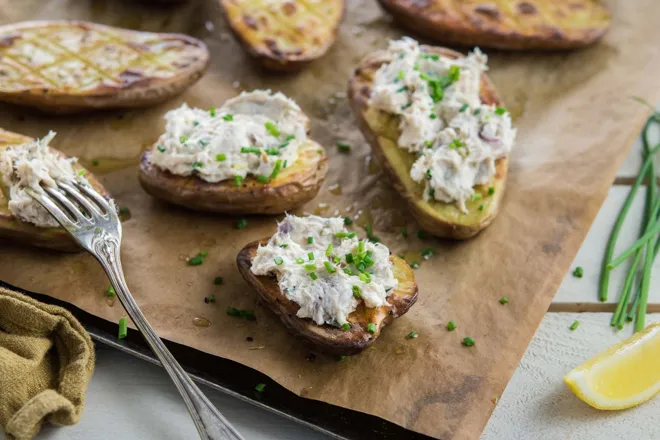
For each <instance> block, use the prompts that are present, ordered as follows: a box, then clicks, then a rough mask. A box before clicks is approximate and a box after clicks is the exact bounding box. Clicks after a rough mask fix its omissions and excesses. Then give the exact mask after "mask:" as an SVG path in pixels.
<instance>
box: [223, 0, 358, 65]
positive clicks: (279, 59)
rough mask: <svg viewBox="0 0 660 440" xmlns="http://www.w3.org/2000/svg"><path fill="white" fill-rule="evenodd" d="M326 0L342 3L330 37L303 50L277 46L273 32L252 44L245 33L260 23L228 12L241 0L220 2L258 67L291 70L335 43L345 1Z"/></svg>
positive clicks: (241, 42)
mask: <svg viewBox="0 0 660 440" xmlns="http://www.w3.org/2000/svg"><path fill="white" fill-rule="evenodd" d="M328 1H334V2H335V3H337V5H338V6H340V7H341V12H340V14H339V17H338V19H337V22H336V23H335V24H334V26H333V28H332V32H331V35H330V36H329V38H327V39H326V40H325V41H324V42H323V44H321V45H319V46H318V47H315V48H313V50H310V51H305V50H303V49H298V50H296V51H283V50H280V49H279V48H278V47H277V41H276V39H275V36H273V37H272V38H269V39H267V40H264V41H263V42H259V44H254V43H253V42H251V41H250V38H249V37H248V35H249V33H250V32H251V31H252V29H255V30H256V28H255V27H256V26H259V23H252V22H250V21H249V20H247V19H246V17H244V16H242V17H240V18H238V17H236V18H234V17H232V13H231V12H230V9H231V8H232V7H234V8H238V7H239V6H237V5H236V3H240V1H237V0H220V5H221V9H222V12H223V14H224V16H225V19H226V20H227V23H228V24H229V28H230V29H231V31H232V33H233V34H234V36H235V37H236V39H237V40H238V42H239V43H240V44H241V46H242V47H243V48H244V50H245V51H246V52H247V53H248V54H249V55H250V56H251V57H253V58H254V59H255V60H256V61H257V63H258V64H259V65H260V66H261V68H263V69H265V70H268V71H271V72H276V73H278V72H279V73H294V72H298V71H300V70H302V69H303V68H305V67H306V66H307V65H308V64H309V63H311V62H312V61H314V60H316V59H318V58H321V57H322V56H323V55H325V53H326V52H327V51H328V50H329V49H330V48H331V47H332V45H333V44H334V43H335V40H336V39H337V33H338V32H339V26H340V24H341V22H342V21H343V19H344V15H345V13H346V2H345V0H328ZM269 43H270V44H269Z"/></svg>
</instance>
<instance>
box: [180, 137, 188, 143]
mask: <svg viewBox="0 0 660 440" xmlns="http://www.w3.org/2000/svg"><path fill="white" fill-rule="evenodd" d="M179 142H181V143H182V144H185V143H186V142H188V136H181V137H180V138H179Z"/></svg>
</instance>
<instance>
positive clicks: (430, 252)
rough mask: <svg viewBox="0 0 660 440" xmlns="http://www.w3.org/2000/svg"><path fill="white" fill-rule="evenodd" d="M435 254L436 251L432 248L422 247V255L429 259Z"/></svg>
mask: <svg viewBox="0 0 660 440" xmlns="http://www.w3.org/2000/svg"><path fill="white" fill-rule="evenodd" d="M434 254H435V251H434V250H433V249H431V248H426V249H422V257H424V258H426V259H428V258H429V257H432V256H433V255H434Z"/></svg>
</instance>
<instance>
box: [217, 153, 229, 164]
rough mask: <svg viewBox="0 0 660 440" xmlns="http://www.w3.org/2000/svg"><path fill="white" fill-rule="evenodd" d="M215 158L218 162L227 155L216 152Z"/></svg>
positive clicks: (222, 160) (225, 158) (223, 159)
mask: <svg viewBox="0 0 660 440" xmlns="http://www.w3.org/2000/svg"><path fill="white" fill-rule="evenodd" d="M215 160H216V161H218V162H224V161H225V160H227V155H226V154H225V153H220V154H216V156H215Z"/></svg>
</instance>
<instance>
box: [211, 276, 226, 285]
mask: <svg viewBox="0 0 660 440" xmlns="http://www.w3.org/2000/svg"><path fill="white" fill-rule="evenodd" d="M223 282H224V278H222V277H215V278H214V279H213V284H215V285H216V286H219V285H220V284H222V283H223Z"/></svg>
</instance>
